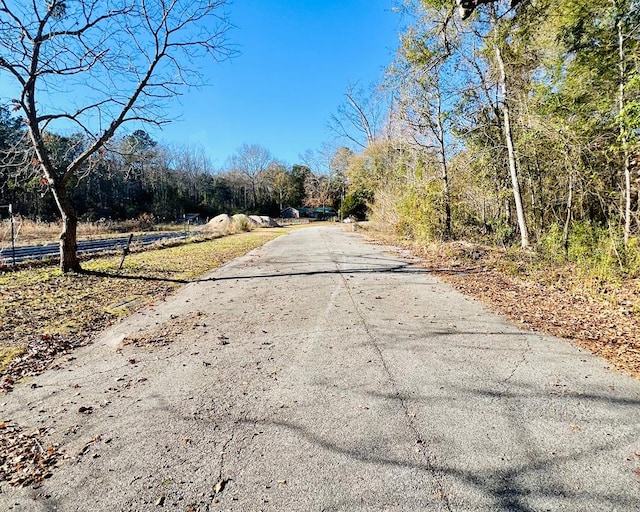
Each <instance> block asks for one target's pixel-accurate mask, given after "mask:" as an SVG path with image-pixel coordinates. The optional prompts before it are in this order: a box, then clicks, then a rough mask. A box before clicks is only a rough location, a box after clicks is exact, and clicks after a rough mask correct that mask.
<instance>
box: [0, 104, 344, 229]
mask: <svg viewBox="0 0 640 512" xmlns="http://www.w3.org/2000/svg"><path fill="white" fill-rule="evenodd" d="M21 124H22V123H21V122H20V119H19V118H17V117H13V116H12V115H11V112H10V109H9V108H8V107H7V106H6V105H5V106H1V105H0V162H1V163H2V165H0V204H5V205H8V204H12V206H13V211H14V213H16V214H20V215H22V216H24V217H26V218H30V219H34V220H41V221H46V222H50V221H56V220H58V219H59V215H60V214H59V211H58V208H57V206H56V203H55V200H54V198H53V195H52V194H51V192H50V188H49V186H48V183H47V182H46V180H43V176H42V173H41V172H40V169H39V168H38V166H37V164H34V163H33V162H32V160H33V159H34V157H33V156H32V152H31V151H30V146H29V144H28V143H27V142H24V137H25V132H24V129H23V127H22V126H21ZM47 144H48V146H49V152H50V154H51V155H55V158H56V159H57V162H58V163H57V165H60V166H66V165H68V163H69V161H71V160H72V159H73V158H74V157H75V156H76V155H77V154H78V153H79V152H81V151H82V150H83V147H84V146H85V144H86V141H83V137H82V135H81V134H76V135H72V136H62V135H56V134H47ZM325 182H326V177H325V176H323V175H319V174H318V173H315V172H314V171H312V169H311V168H310V167H309V166H307V165H303V164H294V165H287V164H284V163H282V162H280V161H279V160H277V159H276V158H275V157H273V156H272V155H271V153H270V152H269V150H268V149H266V148H264V147H262V146H259V145H256V144H251V145H250V144H245V145H243V146H242V147H240V148H238V149H237V151H236V152H235V153H234V154H233V155H231V156H230V158H229V162H228V163H227V164H226V165H225V167H224V168H222V169H214V168H213V166H212V164H211V162H210V160H209V158H208V157H207V156H206V154H205V152H204V150H203V149H202V148H200V147H189V146H180V145H175V144H173V145H172V144H162V143H160V142H158V141H156V140H154V139H153V138H152V137H150V136H149V134H148V133H146V132H145V131H143V130H136V131H134V132H133V133H132V134H128V135H124V136H121V137H118V138H115V139H114V140H112V141H111V143H110V144H109V149H108V150H107V149H105V150H103V151H101V153H100V155H99V161H98V162H96V163H94V164H93V165H92V166H91V168H90V169H86V172H82V171H81V172H78V173H77V174H76V175H74V177H73V179H72V180H71V182H70V183H69V196H70V198H71V200H72V202H73V204H74V208H75V210H76V212H77V215H78V218H79V220H81V221H88V222H94V221H98V220H100V219H108V220H128V219H136V218H139V217H141V216H147V217H149V216H150V217H151V218H153V219H155V220H156V221H158V222H180V221H181V219H182V218H183V216H184V215H185V214H187V213H197V214H199V215H200V217H201V218H202V219H207V218H211V217H213V216H215V215H218V214H220V213H229V214H233V213H249V214H252V213H256V214H262V215H270V216H273V217H278V216H279V215H280V212H281V211H282V210H283V209H284V208H285V207H288V206H303V205H304V206H322V205H323V201H324V203H325V205H326V206H333V205H334V203H335V200H336V199H337V198H336V195H337V192H335V189H336V187H328V186H327V185H326V183H325ZM325 189H326V190H327V191H334V193H333V194H331V199H330V200H327V197H325V196H324V195H323V194H325V195H326V192H325ZM6 214H7V212H6V211H5V212H4V215H6Z"/></svg>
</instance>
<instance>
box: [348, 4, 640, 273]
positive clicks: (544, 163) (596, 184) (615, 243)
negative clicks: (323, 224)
mask: <svg viewBox="0 0 640 512" xmlns="http://www.w3.org/2000/svg"><path fill="white" fill-rule="evenodd" d="M457 4H458V7H460V8H461V9H462V7H465V8H466V10H464V9H462V10H463V11H464V16H465V17H466V19H465V20H463V19H462V17H461V16H459V15H458V14H457V12H456V4H454V2H452V1H445V0H420V1H413V0H408V1H407V2H405V4H404V14H405V15H406V16H407V19H408V20H409V22H408V23H407V28H406V29H405V30H404V31H403V33H402V37H401V44H400V47H399V49H398V52H397V56H396V58H395V60H394V62H393V64H392V65H391V66H390V67H389V69H388V73H387V74H386V76H385V83H384V86H383V88H382V90H383V91H386V93H387V94H388V95H389V97H390V100H389V105H390V107H389V115H388V116H387V118H386V119H387V120H386V124H385V126H384V127H383V129H382V130H380V134H379V135H378V136H377V137H375V139H374V140H371V137H370V136H369V133H370V132H371V130H366V129H365V128H366V127H365V125H364V124H363V123H362V122H360V121H358V120H357V119H355V122H351V123H350V128H351V131H350V134H351V137H356V138H359V140H360V141H361V143H363V144H364V146H365V148H364V149H362V150H359V151H358V152H357V153H354V155H353V158H352V159H351V161H350V162H349V166H348V172H347V177H348V179H349V183H350V188H349V195H356V194H357V195H359V196H361V197H364V198H368V199H366V200H367V204H368V206H369V210H370V214H371V215H372V216H373V217H375V218H377V219H378V220H381V221H383V222H384V223H386V224H387V225H388V226H389V227H390V228H391V229H393V230H395V231H396V232H397V233H398V234H400V235H402V236H406V237H409V238H413V239H418V240H436V239H452V238H475V239H478V240H483V241H490V242H493V243H497V244H500V245H505V246H506V245H511V244H517V245H519V246H521V247H522V248H526V249H529V248H536V249H537V250H540V251H543V252H545V253H546V254H548V255H550V256H551V257H553V258H555V259H559V260H565V259H566V258H569V259H571V260H574V261H577V260H580V259H581V258H587V257H601V258H603V259H608V261H609V262H610V263H611V264H612V265H616V266H619V267H620V268H627V267H628V264H630V263H633V262H634V261H635V263H636V264H637V263H638V261H639V257H638V234H639V232H640V201H639V198H638V195H639V186H640V175H639V173H640V145H639V136H640V2H639V1H638V0H594V1H590V2H585V1H583V0H562V1H557V0H553V1H552V0H528V1H521V2H506V1H495V2H463V4H465V6H460V2H457ZM470 4H473V5H471V7H472V8H473V9H470V8H469V6H470ZM368 98H370V96H368ZM351 100H353V95H352V96H351V97H350V98H349V101H347V102H346V103H345V106H344V107H343V108H347V109H349V108H350V101H351ZM358 104H359V105H360V104H366V102H362V103H358ZM359 110H360V112H362V111H363V109H359ZM354 112H355V110H354V109H352V108H351V113H352V114H353V113H354ZM350 118H351V119H352V120H354V116H353V115H351V117H350ZM350 118H349V117H347V116H343V117H342V121H345V120H346V121H347V123H346V124H347V125H349V123H348V120H349V119H350ZM341 126H342V127H343V128H344V126H345V123H343V124H342V125H341Z"/></svg>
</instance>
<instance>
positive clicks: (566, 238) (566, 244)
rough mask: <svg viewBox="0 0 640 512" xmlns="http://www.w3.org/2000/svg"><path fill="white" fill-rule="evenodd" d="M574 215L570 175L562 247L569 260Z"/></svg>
mask: <svg viewBox="0 0 640 512" xmlns="http://www.w3.org/2000/svg"><path fill="white" fill-rule="evenodd" d="M572 215H573V174H572V173H571V172H570V173H569V196H568V197H567V218H566V219H565V221H564V230H563V231H562V246H563V247H564V255H565V258H567V260H568V259H569V228H570V227H571V217H572Z"/></svg>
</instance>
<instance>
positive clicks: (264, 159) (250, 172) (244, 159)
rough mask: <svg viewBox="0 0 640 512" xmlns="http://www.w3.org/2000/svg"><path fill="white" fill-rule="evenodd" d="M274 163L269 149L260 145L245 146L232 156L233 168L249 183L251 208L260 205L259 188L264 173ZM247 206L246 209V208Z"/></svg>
mask: <svg viewBox="0 0 640 512" xmlns="http://www.w3.org/2000/svg"><path fill="white" fill-rule="evenodd" d="M273 161H274V159H273V156H272V155H271V153H270V152H269V150H268V149H266V148H264V147H262V146H260V145H258V144H243V145H242V146H241V147H240V148H238V150H237V151H236V153H235V154H234V155H232V156H231V168H232V170H233V171H237V172H239V173H240V174H241V175H242V176H243V177H244V179H245V180H246V182H247V185H248V186H249V188H250V192H251V198H250V199H251V205H250V206H251V207H252V208H256V206H257V204H258V188H259V186H260V181H261V179H262V178H263V175H264V172H265V171H266V170H267V169H268V168H269V166H270V165H271V164H272V162H273ZM246 206H247V205H246V204H245V208H246Z"/></svg>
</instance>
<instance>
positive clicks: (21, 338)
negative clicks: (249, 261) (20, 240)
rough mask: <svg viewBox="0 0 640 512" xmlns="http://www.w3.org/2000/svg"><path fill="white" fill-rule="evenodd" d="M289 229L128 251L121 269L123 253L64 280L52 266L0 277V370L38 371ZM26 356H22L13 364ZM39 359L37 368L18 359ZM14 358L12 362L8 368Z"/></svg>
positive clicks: (11, 375)
mask: <svg viewBox="0 0 640 512" xmlns="http://www.w3.org/2000/svg"><path fill="white" fill-rule="evenodd" d="M287 231H288V230H287V229H279V228H275V229H258V230H255V231H252V232H250V233H242V234H236V235H231V236H227V237H224V238H217V239H214V240H208V241H204V242H199V243H187V244H182V245H179V246H175V247H170V248H165V249H158V250H151V251H145V252H140V253H137V254H131V255H129V256H128V257H127V259H126V261H125V265H124V268H123V270H122V271H118V266H119V264H120V259H121V257H120V256H112V257H105V258H98V259H94V260H90V261H87V262H85V263H84V264H83V267H84V270H85V273H83V274H78V275H73V274H67V275H63V274H61V273H60V271H59V270H57V269H54V268H52V267H40V268H32V269H21V270H17V271H15V272H4V273H0V292H1V293H0V316H1V317H2V318H3V324H2V327H1V328H0V329H1V330H0V362H1V364H2V367H1V368H0V371H3V372H4V373H5V377H7V376H9V377H8V378H10V380H11V381H14V380H15V379H16V378H17V377H20V376H21V375H26V374H29V373H30V372H31V371H36V370H37V371H39V369H43V368H40V366H42V367H44V366H46V364H48V363H49V362H50V359H51V357H53V356H55V353H56V351H57V350H58V349H57V348H56V347H61V349H62V350H67V349H68V348H73V346H78V345H82V344H85V343H87V342H89V341H90V339H91V337H92V333H94V332H95V331H97V330H100V329H103V328H104V327H106V326H107V325H109V323H110V322H112V321H113V320H114V319H116V318H117V317H121V316H124V315H127V314H130V313H131V312H132V311H134V310H135V309H137V308H139V307H141V306H142V305H144V304H146V303H149V302H150V301H152V300H155V299H157V298H159V297H163V296H165V295H166V294H168V293H171V291H172V290H174V289H175V288H176V287H178V286H181V285H183V284H185V283H187V282H189V281H190V280H193V279H195V278H197V277H198V276H201V275H202V274H204V273H206V272H208V271H210V270H212V269H215V268H216V267H218V266H220V265H222V264H224V263H226V262H228V261H230V260H232V259H234V258H236V257H238V256H241V255H243V254H246V253H247V252H248V251H250V250H252V249H254V248H256V247H259V246H261V245H263V244H264V243H265V242H267V241H269V240H271V239H273V238H276V237H278V236H280V235H282V234H284V233H286V232H287ZM25 352H26V357H23V358H18V359H15V358H16V357H18V356H20V355H21V354H23V353H25ZM44 352H47V353H49V352H51V354H49V355H50V356H51V357H49V356H47V357H45V358H44V361H43V362H42V364H40V365H39V367H38V368H36V369H34V368H32V367H29V365H28V364H27V365H26V366H25V365H22V366H21V367H20V368H19V371H18V372H17V373H16V372H15V371H14V370H12V368H13V367H15V365H16V364H17V363H16V361H19V360H22V359H25V360H26V359H29V357H31V356H32V354H33V355H34V357H36V359H37V358H39V357H40V356H42V354H43V353H44ZM11 361H13V363H11Z"/></svg>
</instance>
